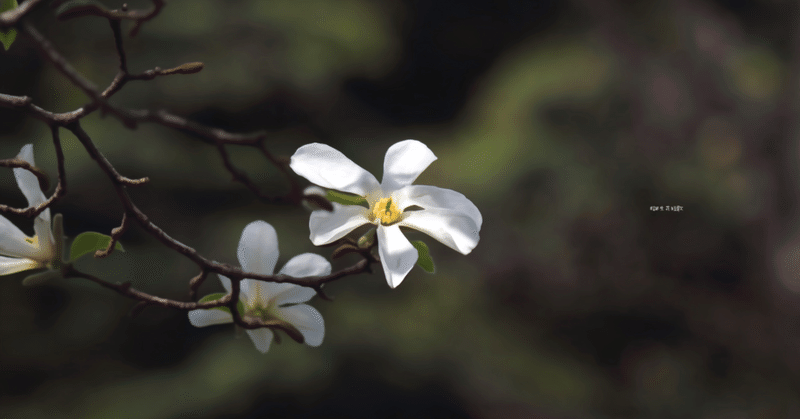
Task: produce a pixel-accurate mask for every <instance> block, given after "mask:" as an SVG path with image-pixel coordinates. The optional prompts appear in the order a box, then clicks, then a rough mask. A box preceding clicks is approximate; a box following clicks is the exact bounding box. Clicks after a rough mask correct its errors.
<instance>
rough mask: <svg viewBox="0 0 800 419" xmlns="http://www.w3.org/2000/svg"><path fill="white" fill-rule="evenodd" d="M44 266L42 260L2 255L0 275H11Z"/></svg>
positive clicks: (0, 258) (0, 257)
mask: <svg viewBox="0 0 800 419" xmlns="http://www.w3.org/2000/svg"><path fill="white" fill-rule="evenodd" d="M42 267H44V265H43V264H42V263H41V262H37V261H35V260H32V259H28V258H7V257H5V256H0V275H10V274H14V273H17V272H22V271H27V270H29V269H36V268H42Z"/></svg>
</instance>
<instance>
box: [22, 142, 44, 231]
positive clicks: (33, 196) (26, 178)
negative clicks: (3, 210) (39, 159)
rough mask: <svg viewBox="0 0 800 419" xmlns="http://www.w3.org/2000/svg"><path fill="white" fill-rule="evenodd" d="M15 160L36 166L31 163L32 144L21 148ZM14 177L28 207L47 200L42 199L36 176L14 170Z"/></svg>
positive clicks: (26, 171) (25, 171) (24, 171)
mask: <svg viewBox="0 0 800 419" xmlns="http://www.w3.org/2000/svg"><path fill="white" fill-rule="evenodd" d="M17 158H18V159H20V160H25V161H26V162H28V163H30V165H31V166H36V163H34V161H33V144H26V145H24V146H22V150H20V152H19V154H17ZM14 177H15V178H17V185H18V186H19V189H20V190H21V191H22V194H23V195H25V198H26V199H27V200H28V206H29V207H33V206H36V205H39V204H41V203H42V202H44V201H46V200H47V198H45V197H44V193H43V192H42V189H41V187H40V186H39V179H38V178H37V177H36V175H34V174H33V173H31V172H30V171H28V170H25V169H21V168H16V169H14ZM49 221H50V220H49V218H48V222H49Z"/></svg>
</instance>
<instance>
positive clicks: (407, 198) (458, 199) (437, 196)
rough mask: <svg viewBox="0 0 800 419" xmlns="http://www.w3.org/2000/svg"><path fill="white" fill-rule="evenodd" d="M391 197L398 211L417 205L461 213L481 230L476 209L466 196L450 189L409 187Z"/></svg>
mask: <svg viewBox="0 0 800 419" xmlns="http://www.w3.org/2000/svg"><path fill="white" fill-rule="evenodd" d="M392 196H393V197H394V198H395V199H397V205H398V206H399V207H400V209H406V208H407V207H410V206H411V205H417V206H420V207H422V208H424V209H444V210H450V211H456V212H461V213H463V214H465V215H467V216H468V217H469V218H471V219H472V221H473V222H475V225H477V226H478V230H480V229H481V225H482V224H483V217H482V216H481V212H480V211H479V210H478V207H476V206H475V204H473V203H472V201H470V200H469V199H467V197H466V196H464V195H463V194H461V193H459V192H456V191H454V190H451V189H444V188H437V187H436V186H427V185H409V186H406V187H404V188H401V189H400V190H397V191H395V192H394V193H393V194H392Z"/></svg>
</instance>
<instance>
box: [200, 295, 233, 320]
mask: <svg viewBox="0 0 800 419" xmlns="http://www.w3.org/2000/svg"><path fill="white" fill-rule="evenodd" d="M226 295H228V294H226V293H224V292H215V293H213V294H208V295H206V296H205V297H203V298H201V299H200V300H198V301H197V302H198V303H206V302H209V301H214V300H219V299H220V298H222V297H224V296H226ZM236 309H237V310H239V315H240V316H244V303H243V302H242V301H241V300H240V301H239V302H238V303H236ZM206 310H222V311H224V312H226V313H230V312H231V310H230V309H229V308H228V307H225V306H220V307H214V308H209V309H206Z"/></svg>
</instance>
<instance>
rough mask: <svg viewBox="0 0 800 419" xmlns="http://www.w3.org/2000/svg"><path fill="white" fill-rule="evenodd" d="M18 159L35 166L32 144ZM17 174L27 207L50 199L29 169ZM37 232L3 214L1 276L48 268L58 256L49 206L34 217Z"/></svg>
mask: <svg viewBox="0 0 800 419" xmlns="http://www.w3.org/2000/svg"><path fill="white" fill-rule="evenodd" d="M17 158H18V159H20V160H24V161H26V162H28V163H30V164H31V166H35V163H34V162H33V144H27V145H25V146H23V147H22V150H21V151H20V152H19V154H18V155H17ZM14 177H16V178H17V185H19V189H20V190H21V191H22V194H23V195H25V198H26V199H27V200H28V206H29V207H34V206H36V205H39V204H41V203H42V202H44V201H46V200H47V199H46V198H45V196H44V192H42V190H41V188H40V186H39V179H37V178H36V175H34V174H33V173H31V172H29V171H28V170H25V169H21V168H15V169H14ZM33 230H34V232H35V233H36V234H34V236H33V237H28V236H26V235H25V233H23V232H22V231H21V230H20V229H19V228H17V226H15V225H14V224H12V223H11V221H8V219H6V217H3V216H2V215H0V255H2V256H0V275H8V274H13V273H16V272H21V271H26V270H29V269H37V268H45V267H47V265H48V264H49V263H50V262H51V261H52V260H53V259H55V258H56V256H57V255H56V253H57V252H56V241H55V238H54V237H53V232H52V231H51V230H50V209H49V208H48V209H46V210H44V211H42V213H41V214H39V215H38V216H36V218H35V219H34V220H33Z"/></svg>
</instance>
